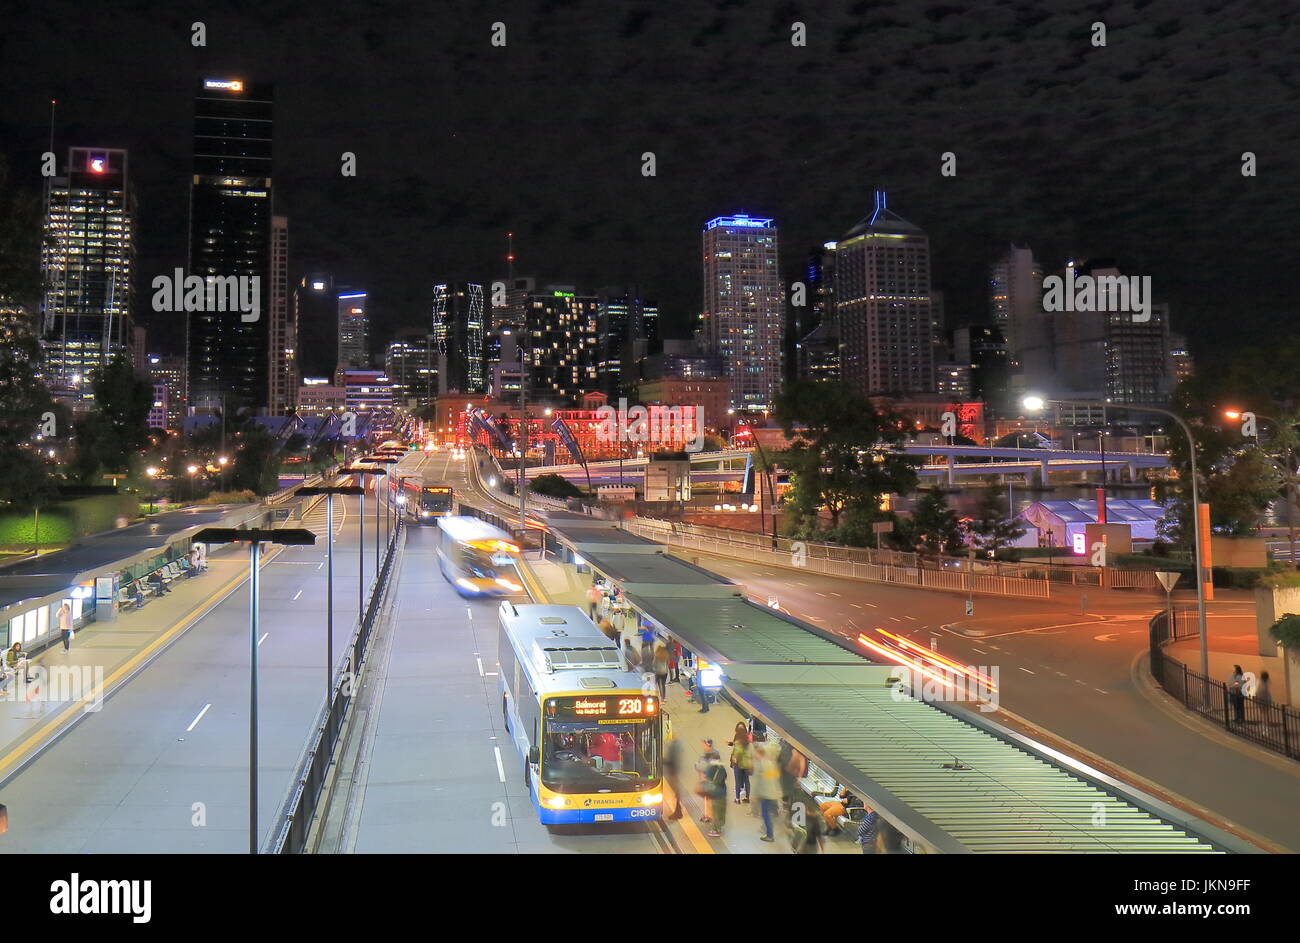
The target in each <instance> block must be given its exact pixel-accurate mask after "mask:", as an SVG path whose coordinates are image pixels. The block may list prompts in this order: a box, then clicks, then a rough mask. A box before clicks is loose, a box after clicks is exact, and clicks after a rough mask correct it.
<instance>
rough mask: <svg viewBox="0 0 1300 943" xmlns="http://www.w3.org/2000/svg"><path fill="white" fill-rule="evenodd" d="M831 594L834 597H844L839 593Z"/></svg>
mask: <svg viewBox="0 0 1300 943" xmlns="http://www.w3.org/2000/svg"><path fill="white" fill-rule="evenodd" d="M831 595H832V596H834V597H835V598H836V599H843V598H844V597H843V596H841V595H840V594H839V593H831Z"/></svg>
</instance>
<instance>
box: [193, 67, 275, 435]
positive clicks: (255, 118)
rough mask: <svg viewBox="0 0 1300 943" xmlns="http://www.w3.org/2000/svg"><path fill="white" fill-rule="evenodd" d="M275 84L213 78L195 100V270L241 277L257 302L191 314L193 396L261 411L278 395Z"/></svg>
mask: <svg viewBox="0 0 1300 943" xmlns="http://www.w3.org/2000/svg"><path fill="white" fill-rule="evenodd" d="M273 101H274V94H273V91H272V87H271V86H270V85H252V84H249V83H247V82H244V81H243V80H240V79H229V78H208V79H203V80H202V81H200V83H199V91H198V95H197V97H196V98H195V103H194V106H195V107H194V163H193V177H192V179H191V186H190V252H189V269H188V272H187V275H197V276H199V277H201V278H203V279H204V280H205V281H206V282H207V283H208V284H209V285H210V286H212V285H215V284H218V282H217V281H216V280H218V279H220V280H222V281H225V280H228V279H232V278H234V279H239V280H241V284H242V287H243V289H244V290H246V291H247V292H248V294H249V297H251V298H252V299H253V301H254V304H253V305H251V306H250V309H236V310H230V308H229V307H227V306H225V305H222V306H221V307H222V308H225V310H220V309H218V307H217V306H214V305H212V304H204V305H202V306H201V310H198V311H192V312H190V313H189V314H188V320H187V325H188V337H187V354H186V356H187V359H188V366H189V384H190V405H191V407H193V408H197V409H200V410H209V409H215V408H219V407H223V406H224V408H226V409H231V410H233V409H237V408H241V407H243V408H248V409H252V410H255V411H258V412H261V411H263V410H265V409H266V408H267V405H268V404H269V401H270V384H269V376H268V375H269V373H270V363H271V356H270V322H271V318H270V309H271V304H270V301H271V282H272V279H271V257H272V251H271V243H272V237H271V227H272V222H271V217H272V207H271V135H272V107H273Z"/></svg>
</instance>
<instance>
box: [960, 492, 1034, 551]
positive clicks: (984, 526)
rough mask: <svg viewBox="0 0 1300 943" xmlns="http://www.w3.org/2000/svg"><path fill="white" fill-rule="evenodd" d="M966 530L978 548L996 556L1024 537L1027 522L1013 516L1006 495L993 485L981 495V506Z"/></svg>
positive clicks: (977, 508)
mask: <svg viewBox="0 0 1300 943" xmlns="http://www.w3.org/2000/svg"><path fill="white" fill-rule="evenodd" d="M966 529H967V530H968V531H969V532H970V535H971V540H972V541H973V542H974V544H975V546H976V547H978V548H979V549H980V550H983V551H992V552H993V553H994V554H996V553H997V552H998V551H999V550H1001V549H1002V548H1004V547H1009V546H1011V545H1012V544H1013V543H1015V541H1016V540H1018V539H1019V538H1020V537H1022V536H1023V535H1024V533H1025V522H1024V521H1022V520H1021V519H1020V518H1019V517H1012V516H1011V513H1010V511H1009V510H1008V508H1007V499H1006V495H1004V494H1003V493H1002V489H1001V487H999V486H998V485H993V486H992V487H990V488H986V489H985V490H984V492H983V493H982V494H981V495H980V499H979V504H977V505H976V507H975V513H974V515H972V517H971V520H970V521H969V522H967V524H966Z"/></svg>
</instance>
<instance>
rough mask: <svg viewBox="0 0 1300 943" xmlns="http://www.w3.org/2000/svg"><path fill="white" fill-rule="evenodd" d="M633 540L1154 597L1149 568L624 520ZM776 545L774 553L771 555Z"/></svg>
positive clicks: (749, 556)
mask: <svg viewBox="0 0 1300 943" xmlns="http://www.w3.org/2000/svg"><path fill="white" fill-rule="evenodd" d="M623 527H624V528H625V529H626V530H627V531H628V532H629V533H633V534H637V535H638V536H641V537H646V538H648V539H650V540H656V541H659V542H660V543H664V544H668V545H670V546H676V547H682V548H685V549H689V550H699V551H702V552H705V553H716V554H719V555H720V556H728V557H735V558H738V559H741V560H748V561H750V562H752V563H764V564H769V565H772V566H784V567H789V568H793V569H806V570H812V571H813V572H816V573H822V574H825V575H827V576H839V577H844V578H847V579H857V580H864V581H868V582H876V583H896V584H899V585H903V586H915V587H917V588H920V589H934V590H940V591H945V592H954V593H975V594H979V595H988V596H1016V597H1022V598H1030V599H1047V598H1050V596H1051V595H1052V584H1054V583H1055V584H1057V586H1058V588H1061V589H1065V588H1071V587H1073V588H1077V589H1137V590H1147V591H1150V592H1152V593H1155V592H1158V591H1160V581H1159V578H1158V577H1157V576H1156V575H1155V572H1154V571H1152V570H1124V569H1112V568H1109V567H1107V568H1100V567H1079V566H1068V565H1052V564H1037V563H1006V562H1003V561H996V560H978V559H969V558H965V557H948V556H939V557H923V556H921V555H920V554H916V553H907V552H904V551H899V550H871V549H868V548H865V547H842V546H838V545H836V544H826V543H817V542H814V541H801V540H791V539H790V538H788V537H777V538H775V540H773V538H772V536H771V535H770V534H756V533H752V532H749V531H738V530H727V529H726V528H722V527H709V526H705V525H700V524H685V523H680V522H677V521H664V520H658V519H655V518H644V517H638V518H633V519H632V520H629V521H624V522H623ZM773 544H775V549H773Z"/></svg>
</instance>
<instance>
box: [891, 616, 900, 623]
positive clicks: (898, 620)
mask: <svg viewBox="0 0 1300 943" xmlns="http://www.w3.org/2000/svg"><path fill="white" fill-rule="evenodd" d="M889 619H890V621H891V622H902V621H903V620H902V619H900V618H898V616H890V617H889Z"/></svg>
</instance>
